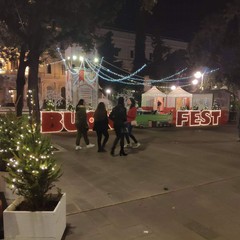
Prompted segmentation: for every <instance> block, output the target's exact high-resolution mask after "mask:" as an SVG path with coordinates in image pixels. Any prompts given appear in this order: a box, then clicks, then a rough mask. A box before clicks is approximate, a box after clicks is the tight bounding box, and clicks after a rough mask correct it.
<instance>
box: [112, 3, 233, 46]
mask: <svg viewBox="0 0 240 240" xmlns="http://www.w3.org/2000/svg"><path fill="white" fill-rule="evenodd" d="M230 1H231V0H159V1H158V4H157V6H156V7H155V9H154V11H153V15H152V16H150V17H149V19H148V21H147V25H148V27H147V29H148V31H149V32H150V33H151V32H152V31H154V30H156V29H158V30H159V31H160V34H161V35H162V36H164V37H169V38H176V39H181V40H186V41H189V40H191V39H192V37H193V35H194V33H195V32H197V31H198V29H199V27H200V24H201V22H202V20H203V19H204V18H205V17H206V16H208V15H211V14H213V13H217V12H219V11H222V10H223V9H224V6H225V5H226V3H228V2H230ZM134 2H135V0H130V1H127V3H126V6H125V7H124V8H123V10H122V11H121V13H120V14H119V17H118V18H117V20H116V26H117V27H119V28H123V29H126V30H132V31H134V29H135V14H134V8H135V3H134Z"/></svg>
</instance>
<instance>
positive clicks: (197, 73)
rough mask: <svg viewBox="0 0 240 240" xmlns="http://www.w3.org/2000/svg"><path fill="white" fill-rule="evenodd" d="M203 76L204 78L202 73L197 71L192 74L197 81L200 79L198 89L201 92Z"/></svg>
mask: <svg viewBox="0 0 240 240" xmlns="http://www.w3.org/2000/svg"><path fill="white" fill-rule="evenodd" d="M203 76H204V73H202V72H200V71H198V72H196V73H195V74H194V77H195V78H197V79H200V78H201V84H200V89H201V90H203Z"/></svg>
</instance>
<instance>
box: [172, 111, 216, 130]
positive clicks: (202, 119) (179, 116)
mask: <svg viewBox="0 0 240 240" xmlns="http://www.w3.org/2000/svg"><path fill="white" fill-rule="evenodd" d="M220 118H221V110H179V111H177V112H176V127H183V126H189V127H195V126H211V125H212V126H217V125H219V123H220Z"/></svg>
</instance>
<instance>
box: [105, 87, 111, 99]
mask: <svg viewBox="0 0 240 240" xmlns="http://www.w3.org/2000/svg"><path fill="white" fill-rule="evenodd" d="M106 94H107V99H108V100H109V94H111V89H109V88H107V89H106Z"/></svg>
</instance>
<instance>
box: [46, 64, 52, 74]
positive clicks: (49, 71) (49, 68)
mask: <svg viewBox="0 0 240 240" xmlns="http://www.w3.org/2000/svg"><path fill="white" fill-rule="evenodd" d="M47 73H48V74H51V73H52V68H51V64H48V65H47Z"/></svg>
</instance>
